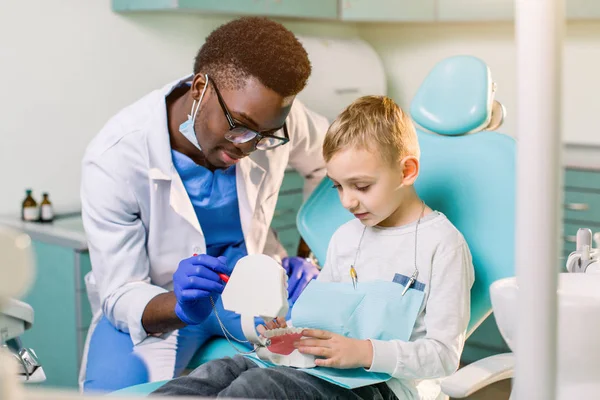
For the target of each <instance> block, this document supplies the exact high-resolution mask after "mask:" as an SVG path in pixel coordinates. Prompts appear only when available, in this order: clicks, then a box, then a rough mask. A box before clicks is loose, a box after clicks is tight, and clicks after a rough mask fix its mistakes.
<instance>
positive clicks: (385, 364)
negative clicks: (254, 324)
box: [157, 96, 474, 399]
mask: <svg viewBox="0 0 600 400" xmlns="http://www.w3.org/2000/svg"><path fill="white" fill-rule="evenodd" d="M419 153H420V151H419V145H418V141H417V136H416V133H415V129H414V126H413V124H412V122H411V120H410V118H409V117H408V116H407V115H406V114H405V113H404V112H403V111H402V110H401V109H400V107H398V106H397V105H396V104H395V103H394V102H393V101H392V100H391V99H389V98H387V97H379V96H366V97H362V98H360V99H358V100H356V101H355V102H354V103H353V104H351V105H350V106H349V107H348V108H347V109H346V110H344V111H343V112H342V114H340V116H339V117H338V118H337V119H336V120H335V121H334V123H333V124H332V125H331V127H330V128H329V130H328V132H327V136H326V137H325V142H324V145H323V155H324V158H325V161H326V162H327V174H328V176H329V177H330V178H331V180H332V181H333V182H334V187H335V189H337V191H338V193H339V196H340V200H341V203H342V205H343V206H344V207H345V208H346V209H348V210H349V211H350V212H352V213H353V214H354V215H355V217H356V219H354V220H352V221H350V222H348V223H346V224H344V225H343V226H341V227H340V228H339V229H338V230H337V231H336V232H335V234H334V235H333V237H332V238H331V241H330V243H329V249H328V255H327V260H326V263H325V266H324V268H323V270H322V271H321V273H320V275H319V277H318V281H320V282H346V283H347V282H352V280H353V277H354V278H357V279H356V280H357V281H358V283H357V285H358V287H359V288H360V287H361V286H363V287H364V286H365V285H368V283H369V282H374V281H386V282H389V283H391V282H395V283H400V285H397V286H395V285H392V286H390V288H392V290H393V291H396V290H397V293H393V295H395V296H403V294H402V293H401V292H405V291H410V290H414V291H415V292H414V293H418V292H419V291H421V292H422V297H420V298H419V299H421V298H422V300H419V303H417V304H416V308H417V309H416V310H414V311H415V312H414V317H412V320H411V319H410V317H408V316H407V315H408V314H410V312H409V311H410V310H405V311H402V312H395V313H393V312H390V313H391V314H392V315H389V316H387V315H386V317H387V318H389V319H390V320H389V321H388V322H389V325H398V324H400V325H401V323H407V324H409V326H410V327H412V331H410V328H409V333H410V335H409V336H410V337H409V338H407V339H408V340H398V339H392V340H378V339H377V338H374V337H373V338H371V337H369V339H367V340H359V339H354V338H350V337H346V336H343V335H340V334H337V333H332V332H328V331H323V330H316V329H307V330H305V331H304V332H303V335H304V336H305V337H306V338H305V339H302V340H300V341H299V342H297V343H296V347H297V348H298V349H299V351H300V352H302V353H306V354H313V355H316V356H318V357H319V358H317V360H316V364H317V366H321V367H331V368H338V369H350V368H364V369H365V370H367V371H371V372H374V373H381V374H386V376H391V379H390V380H388V381H387V382H385V383H384V382H381V383H375V384H371V385H368V386H363V387H359V388H356V389H352V390H351V389H346V388H343V387H341V386H338V385H335V384H333V383H330V382H328V381H326V380H322V379H320V378H318V377H315V376H312V375H310V374H308V373H306V372H303V371H301V370H297V369H294V368H287V367H275V368H258V367H257V366H256V365H255V364H254V363H253V362H252V361H251V360H249V359H247V358H244V357H241V356H236V357H234V358H232V359H221V360H215V361H212V362H209V363H207V364H204V365H202V366H200V367H199V368H198V369H196V370H195V371H194V372H192V373H191V374H190V375H189V376H187V377H182V378H178V379H175V380H173V381H171V382H169V383H168V384H167V385H165V386H163V387H162V388H161V389H159V390H158V391H157V393H161V394H168V395H178V394H179V395H203V396H219V397H221V396H223V397H245V398H281V399H283V398H294V399H316V398H322V399H329V398H355V399H358V398H362V399H373V398H379V399H415V398H419V399H435V398H436V397H437V396H438V395H439V394H440V389H439V383H438V381H437V380H436V379H438V378H441V377H444V376H447V375H449V374H451V373H452V372H454V371H455V370H456V369H457V367H458V362H459V358H460V354H461V352H462V348H463V343H464V339H465V331H466V328H467V324H468V321H469V313H470V302H469V299H470V289H471V286H472V284H473V279H474V278H473V276H474V272H473V265H472V260H471V255H470V252H469V249H468V246H467V244H466V242H465V240H464V238H463V236H462V235H461V234H460V232H459V231H458V230H457V229H456V228H455V227H454V226H453V225H452V223H451V222H450V221H448V219H447V218H446V217H445V216H444V215H443V214H441V213H439V212H436V211H433V210H431V209H430V208H429V207H427V206H426V205H425V203H424V202H423V201H422V200H421V199H420V198H419V197H418V195H417V193H416V191H415V189H414V187H413V184H414V182H415V180H416V179H417V176H418V174H419ZM355 283H356V282H355ZM396 287H397V289H396ZM309 288H310V285H309ZM309 288H307V292H306V293H305V294H307V296H308V293H310V291H309ZM405 289H406V290H405ZM305 294H303V295H302V296H301V297H300V299H299V300H298V303H297V305H298V304H300V303H301V302H302V297H303V296H304V295H305ZM377 295H378V294H375V296H377ZM381 295H382V296H385V295H386V294H381ZM366 296H369V294H368V293H367V295H366ZM372 296H373V295H372ZM409 297H410V296H409ZM398 298H399V297H398ZM361 306H362V304H361ZM390 306H391V307H392V308H391V309H390V310H393V307H394V305H393V304H391V305H390ZM365 307H368V306H365ZM323 308H324V309H327V307H326V306H324V307H323ZM374 310H375V309H373V311H374ZM370 311H371V310H369V309H368V308H367V312H370ZM388 311H389V310H388ZM396 311H398V310H396ZM319 312H326V311H319V310H315V313H317V314H318V313H319ZM362 315H363V316H365V314H362ZM365 318H366V317H365ZM369 318H371V316H369ZM402 318H409V320H407V321H402ZM383 322H384V323H385V321H383ZM275 325H280V326H285V321H282V320H279V321H278V324H277V323H269V324H267V329H272V328H274V327H276V326H275ZM296 325H297V326H298V324H296Z"/></svg>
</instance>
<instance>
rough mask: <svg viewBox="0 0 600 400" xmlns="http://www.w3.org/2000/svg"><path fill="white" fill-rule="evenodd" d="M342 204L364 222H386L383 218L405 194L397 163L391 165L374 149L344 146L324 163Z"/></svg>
mask: <svg viewBox="0 0 600 400" xmlns="http://www.w3.org/2000/svg"><path fill="white" fill-rule="evenodd" d="M327 175H328V176H329V177H330V178H331V180H332V181H333V182H334V187H335V188H336V189H337V191H338V193H339V195H340V200H341V202H342V205H343V206H344V208H346V209H347V210H348V211H350V212H351V213H352V214H354V216H355V217H356V218H358V219H360V221H361V222H362V223H363V224H365V225H367V226H374V225H381V226H386V219H387V218H388V217H390V216H391V215H392V214H393V213H394V212H395V211H396V210H397V209H398V208H399V207H400V206H401V205H402V202H403V200H404V198H405V191H404V190H403V189H405V188H404V187H403V186H402V184H403V183H404V182H403V179H404V178H403V173H402V167H401V165H400V163H398V165H390V163H389V162H387V161H386V160H385V159H384V158H383V157H381V156H379V155H378V154H376V153H375V152H372V151H369V150H363V149H354V148H347V149H343V150H341V151H339V152H337V153H335V154H334V155H333V157H332V158H331V160H329V162H328V163H327Z"/></svg>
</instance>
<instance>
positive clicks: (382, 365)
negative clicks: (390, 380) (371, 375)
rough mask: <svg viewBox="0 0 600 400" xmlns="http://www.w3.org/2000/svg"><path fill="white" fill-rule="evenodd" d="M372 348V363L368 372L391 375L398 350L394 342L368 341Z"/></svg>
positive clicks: (394, 368) (394, 367)
mask: <svg viewBox="0 0 600 400" xmlns="http://www.w3.org/2000/svg"><path fill="white" fill-rule="evenodd" d="M368 340H369V342H371V345H372V346H373V361H372V363H371V368H368V369H366V370H367V371H369V372H377V373H384V374H388V375H393V374H394V371H395V370H396V364H397V361H398V354H397V353H398V348H397V347H396V344H395V343H394V342H391V341H388V340H374V339H368Z"/></svg>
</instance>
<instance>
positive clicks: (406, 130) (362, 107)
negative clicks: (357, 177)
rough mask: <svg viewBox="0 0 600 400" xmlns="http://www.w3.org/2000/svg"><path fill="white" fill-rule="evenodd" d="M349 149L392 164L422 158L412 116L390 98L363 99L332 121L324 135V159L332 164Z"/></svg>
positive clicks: (373, 97) (372, 97) (369, 97)
mask: <svg viewBox="0 0 600 400" xmlns="http://www.w3.org/2000/svg"><path fill="white" fill-rule="evenodd" d="M349 147H353V148H358V149H364V150H369V151H373V152H377V153H378V154H380V155H381V156H382V157H383V158H384V159H385V160H386V161H388V162H390V163H391V164H395V163H397V162H398V161H400V160H402V159H403V158H404V157H407V156H413V157H417V158H419V156H420V155H421V151H420V149H419V142H418V139H417V133H416V131H415V126H414V124H413V122H412V120H411V118H410V116H409V115H408V114H406V113H405V112H404V111H403V110H402V108H400V106H398V105H397V104H396V103H395V102H394V100H392V99H390V98H389V97H387V96H363V97H360V98H359V99H357V100H355V101H354V102H353V103H352V104H350V105H349V106H348V107H347V108H346V109H345V110H344V111H342V113H341V114H340V115H339V116H338V117H337V118H336V119H335V121H333V123H332V124H331V126H330V127H329V130H328V131H327V134H326V135H325V141H324V143H323V158H325V161H326V162H329V160H331V158H332V157H333V156H334V155H335V153H337V152H339V151H341V150H344V149H346V148H349Z"/></svg>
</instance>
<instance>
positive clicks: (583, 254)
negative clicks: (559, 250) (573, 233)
mask: <svg viewBox="0 0 600 400" xmlns="http://www.w3.org/2000/svg"><path fill="white" fill-rule="evenodd" d="M593 238H594V242H596V248H593V247H592V231H591V230H590V229H588V228H580V229H579V230H578V231H577V247H576V250H575V251H574V252H572V253H571V254H569V257H568V258H567V271H569V272H583V273H598V272H600V245H599V243H600V232H596V233H595V234H594V235H593Z"/></svg>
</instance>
